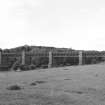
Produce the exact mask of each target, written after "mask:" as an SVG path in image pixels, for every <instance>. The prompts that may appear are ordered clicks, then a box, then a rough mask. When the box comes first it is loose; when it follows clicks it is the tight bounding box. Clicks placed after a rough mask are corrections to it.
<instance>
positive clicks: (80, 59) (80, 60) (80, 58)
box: [79, 51, 83, 65]
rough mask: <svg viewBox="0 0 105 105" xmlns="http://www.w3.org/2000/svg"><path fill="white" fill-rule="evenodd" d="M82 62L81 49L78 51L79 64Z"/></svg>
mask: <svg viewBox="0 0 105 105" xmlns="http://www.w3.org/2000/svg"><path fill="white" fill-rule="evenodd" d="M82 64H83V57H82V51H79V65H82Z"/></svg>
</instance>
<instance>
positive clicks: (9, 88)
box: [7, 85, 21, 90]
mask: <svg viewBox="0 0 105 105" xmlns="http://www.w3.org/2000/svg"><path fill="white" fill-rule="evenodd" d="M7 89H8V90H21V87H20V86H18V85H12V86H9V87H7Z"/></svg>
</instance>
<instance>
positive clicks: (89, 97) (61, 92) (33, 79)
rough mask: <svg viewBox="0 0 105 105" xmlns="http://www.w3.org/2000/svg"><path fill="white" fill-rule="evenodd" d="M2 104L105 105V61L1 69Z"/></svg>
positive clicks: (0, 94) (0, 97)
mask: <svg viewBox="0 0 105 105" xmlns="http://www.w3.org/2000/svg"><path fill="white" fill-rule="evenodd" d="M16 84H17V85H19V86H20V87H21V90H8V89H7V87H9V86H12V85H16ZM0 105H105V64H98V65H86V66H69V67H60V68H51V69H40V70H33V71H24V72H14V71H11V72H1V73H0Z"/></svg>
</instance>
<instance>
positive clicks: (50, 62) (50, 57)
mask: <svg viewBox="0 0 105 105" xmlns="http://www.w3.org/2000/svg"><path fill="white" fill-rule="evenodd" d="M52 57H53V56H52V52H51V51H50V52H49V63H48V68H51V67H52Z"/></svg>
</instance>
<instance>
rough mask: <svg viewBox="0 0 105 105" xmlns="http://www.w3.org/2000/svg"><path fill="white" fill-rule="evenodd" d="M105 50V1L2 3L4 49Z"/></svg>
mask: <svg viewBox="0 0 105 105" xmlns="http://www.w3.org/2000/svg"><path fill="white" fill-rule="evenodd" d="M25 44H28V45H38V46H39V45H42V46H54V47H68V48H73V49H84V50H105V0H0V47H1V48H12V47H16V46H21V45H25Z"/></svg>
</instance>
